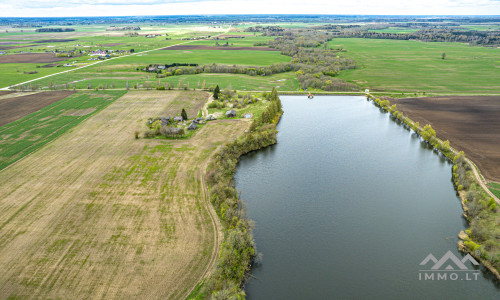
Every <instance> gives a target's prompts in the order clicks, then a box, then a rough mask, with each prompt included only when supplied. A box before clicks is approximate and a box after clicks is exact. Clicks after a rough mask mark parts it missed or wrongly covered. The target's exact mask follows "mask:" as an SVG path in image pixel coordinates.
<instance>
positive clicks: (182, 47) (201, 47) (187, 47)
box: [161, 45, 278, 51]
mask: <svg viewBox="0 0 500 300" xmlns="http://www.w3.org/2000/svg"><path fill="white" fill-rule="evenodd" d="M161 50H252V51H278V50H277V49H274V48H269V47H230V46H228V47H223V46H221V47H215V46H205V45H178V46H172V47H168V48H163V49H161Z"/></svg>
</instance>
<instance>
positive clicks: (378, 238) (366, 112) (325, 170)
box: [235, 96, 500, 299]
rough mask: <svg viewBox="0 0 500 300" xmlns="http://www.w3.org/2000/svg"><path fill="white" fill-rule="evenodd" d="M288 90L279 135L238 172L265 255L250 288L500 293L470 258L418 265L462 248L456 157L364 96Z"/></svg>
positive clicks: (269, 291)
mask: <svg viewBox="0 0 500 300" xmlns="http://www.w3.org/2000/svg"><path fill="white" fill-rule="evenodd" d="M280 98H281V101H282V103H283V109H284V111H285V113H284V115H283V117H282V119H281V121H280V123H279V124H278V128H277V129H278V131H279V133H278V144H276V145H273V146H271V147H268V148H265V149H262V150H259V151H256V152H252V153H250V154H248V155H246V156H244V157H242V159H241V161H240V163H239V165H238V169H237V173H236V176H235V181H236V187H237V188H238V190H239V191H240V193H241V197H242V198H243V200H244V201H245V203H246V204H247V210H248V216H249V218H250V219H252V220H254V221H255V230H254V238H255V241H256V243H257V248H258V251H259V252H261V253H262V254H263V260H262V262H261V263H260V264H259V265H257V266H256V267H254V268H253V270H252V278H251V279H250V280H249V281H248V282H247V284H246V289H245V290H246V292H247V295H248V298H249V299H332V298H336V299H360V298H372V299H381V298H385V299H408V298H413V299H424V298H427V299H429V298H431V299H432V298H437V297H439V298H442V299H443V298H444V299H446V298H475V299H493V298H498V297H499V296H500V293H499V286H498V284H497V283H496V281H495V280H494V277H493V276H492V275H491V274H489V273H488V272H485V270H484V268H483V267H473V266H472V264H471V263H470V262H467V263H466V266H467V267H468V270H466V271H456V272H451V271H452V270H443V271H442V272H436V271H434V272H426V273H427V274H430V273H440V274H441V276H444V275H442V274H445V275H446V276H450V275H451V274H452V273H455V274H456V275H457V276H459V277H458V278H454V279H453V280H452V279H450V277H447V279H446V280H444V279H442V278H441V280H437V277H435V278H434V280H430V279H428V280H424V275H423V274H424V273H423V272H421V271H420V270H430V268H431V267H432V266H433V264H434V263H433V262H429V263H428V264H426V265H425V266H420V263H421V262H422V261H423V260H424V259H425V258H426V257H427V256H428V255H429V254H430V253H432V254H433V256H434V257H435V258H436V259H437V260H439V259H440V258H441V257H442V256H443V255H444V254H445V253H446V252H447V251H451V252H452V253H453V254H454V255H456V256H457V257H458V258H459V259H460V260H461V259H463V257H464V255H463V254H461V253H460V252H459V251H458V250H457V242H458V237H457V234H458V233H459V232H460V230H464V229H465V228H466V226H467V223H466V221H465V219H464V218H463V217H462V208H461V205H460V201H459V199H458V198H457V196H456V192H455V190H454V188H453V185H452V182H451V167H452V164H451V163H450V162H448V161H447V160H446V159H445V158H444V157H443V156H441V155H440V154H438V153H435V152H434V151H432V150H429V149H428V148H427V147H426V145H425V144H423V143H422V142H421V139H420V138H419V137H418V136H416V135H415V134H414V133H412V132H410V131H408V130H407V129H405V128H404V127H403V126H401V125H398V124H397V123H395V122H394V121H393V120H391V118H390V117H389V115H388V114H386V113H382V112H381V111H380V110H379V109H378V108H377V107H375V106H374V105H373V104H372V103H371V102H368V101H366V98H365V97H361V96H316V97H315V98H314V99H307V97H306V96H281V97H280ZM445 266H449V267H454V269H458V267H457V265H456V264H453V263H452V262H450V263H448V262H447V263H446V264H444V265H443V267H442V269H444V268H445ZM474 273H476V275H474ZM437 275H438V274H435V276H437ZM419 276H421V278H420V279H419ZM429 276H430V275H429ZM475 276H477V280H475V278H474V277H475ZM469 279H470V280H469Z"/></svg>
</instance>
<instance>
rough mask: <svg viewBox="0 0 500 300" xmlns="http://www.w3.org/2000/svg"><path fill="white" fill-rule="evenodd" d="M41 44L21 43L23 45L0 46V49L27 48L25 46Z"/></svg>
mask: <svg viewBox="0 0 500 300" xmlns="http://www.w3.org/2000/svg"><path fill="white" fill-rule="evenodd" d="M33 46H40V45H21V46H19V45H18V46H0V50H9V49H17V48H25V47H33Z"/></svg>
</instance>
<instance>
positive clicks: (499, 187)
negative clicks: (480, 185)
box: [488, 182, 500, 190]
mask: <svg viewBox="0 0 500 300" xmlns="http://www.w3.org/2000/svg"><path fill="white" fill-rule="evenodd" d="M488 186H490V187H492V188H494V189H498V190H500V183H496V182H490V183H488Z"/></svg>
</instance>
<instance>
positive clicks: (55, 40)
mask: <svg viewBox="0 0 500 300" xmlns="http://www.w3.org/2000/svg"><path fill="white" fill-rule="evenodd" d="M72 41H76V40H75V39H52V40H40V41H34V42H33V43H38V44H41V43H65V42H72Z"/></svg>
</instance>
